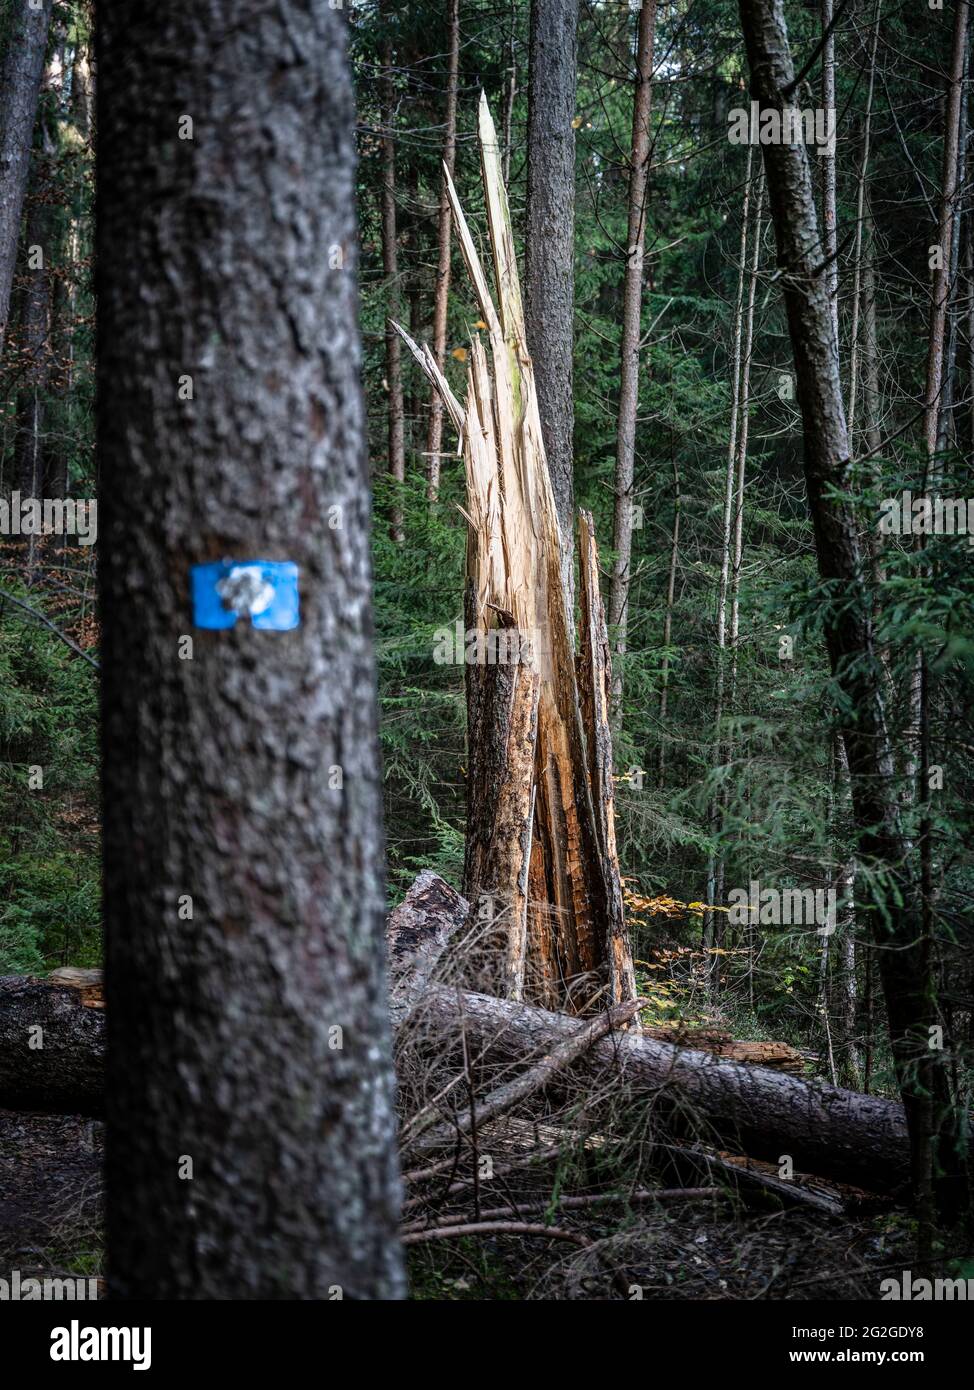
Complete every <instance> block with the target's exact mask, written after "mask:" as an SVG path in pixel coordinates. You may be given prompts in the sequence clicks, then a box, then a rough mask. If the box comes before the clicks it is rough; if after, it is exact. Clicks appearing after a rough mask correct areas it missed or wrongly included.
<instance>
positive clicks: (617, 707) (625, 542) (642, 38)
mask: <svg viewBox="0 0 974 1390" xmlns="http://www.w3.org/2000/svg"><path fill="white" fill-rule="evenodd" d="M655 35H656V0H646V2H645V4H644V5H643V6H642V8H641V9H640V11H639V30H638V38H637V43H636V89H635V95H634V97H633V109H632V148H631V153H630V159H629V217H628V228H627V232H626V273H625V278H624V281H623V288H622V345H621V349H620V361H619V423H618V432H617V437H616V466H615V513H614V518H613V539H612V546H613V549H614V551H615V563H614V564H613V567H612V587H611V589H610V592H609V623H610V625H611V627H612V629H613V643H614V649H615V658H616V669H615V678H614V681H613V689H612V702H613V713H614V715H615V716H616V717H618V716H619V714H620V713H621V707H622V664H623V661H624V660H625V655H626V641H627V638H626V633H627V628H628V618H629V582H630V577H631V564H632V506H633V504H632V495H633V486H634V482H635V467H636V415H637V413H638V409H639V343H640V335H641V331H642V302H643V260H644V252H645V245H646V211H647V208H646V190H647V187H648V184H649V163H650V153H651V147H650V133H649V119H650V112H651V109H652V92H653V85H652V79H653V44H654V39H655Z"/></svg>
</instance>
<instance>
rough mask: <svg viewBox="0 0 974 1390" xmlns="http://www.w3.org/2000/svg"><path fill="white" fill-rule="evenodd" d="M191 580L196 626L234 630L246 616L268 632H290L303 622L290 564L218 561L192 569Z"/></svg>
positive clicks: (295, 573) (295, 570)
mask: <svg viewBox="0 0 974 1390" xmlns="http://www.w3.org/2000/svg"><path fill="white" fill-rule="evenodd" d="M190 580H191V582H192V594H193V623H194V625H195V626H196V627H207V628H217V629H219V628H228V627H234V626H235V625H236V622H237V619H238V618H249V619H250V621H251V623H252V624H253V626H254V627H257V628H261V629H263V630H266V631H268V632H289V631H290V629H291V628H293V627H297V626H298V624H299V623H300V621H301V616H300V612H299V603H298V567H297V565H295V564H294V563H293V562H292V561H291V560H217V561H215V562H214V563H213V564H209V565H193V567H192V569H191V570H190Z"/></svg>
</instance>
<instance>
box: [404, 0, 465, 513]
mask: <svg viewBox="0 0 974 1390" xmlns="http://www.w3.org/2000/svg"><path fill="white" fill-rule="evenodd" d="M447 3H448V13H447V33H448V40H447V42H448V45H449V59H448V66H447V77H446V114H445V119H444V124H445V126H446V131H445V134H444V137H443V165H444V169H445V173H444V175H443V181H442V185H441V188H440V211H439V252H438V256H437V263H436V296H435V299H434V301H433V354H434V356H435V358H436V365H437V366H438V367H439V369H440V371H441V372H442V371H443V369H444V367H445V366H446V327H447V309H448V307H449V296H450V247H451V242H452V238H451V233H452V228H453V218H452V215H451V213H450V195H449V193H448V191H447V180H446V176H447V174H449V175H450V177H451V178H452V177H453V170H454V168H455V166H456V159H457V80H458V75H459V71H460V0H447ZM398 341H399V340H398V338H396V343H397V351H398ZM442 447H443V402H442V400H441V399H440V393H439V391H436V390H434V391H433V398H432V401H431V402H430V422H429V433H428V435H427V438H426V453H427V459H426V494H427V496H428V498H429V500H430V501H431V502H435V501H436V499H437V497H438V496H439V492H440V451H441V449H442Z"/></svg>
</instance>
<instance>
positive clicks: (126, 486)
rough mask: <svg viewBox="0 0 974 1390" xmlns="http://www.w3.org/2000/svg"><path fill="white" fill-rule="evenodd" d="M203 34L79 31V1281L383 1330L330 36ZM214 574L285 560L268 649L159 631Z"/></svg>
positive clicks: (361, 598) (360, 576)
mask: <svg viewBox="0 0 974 1390" xmlns="http://www.w3.org/2000/svg"><path fill="white" fill-rule="evenodd" d="M232 20H233V22H232V23H230V22H229V20H228V17H227V15H226V13H225V11H224V8H223V7H219V6H215V5H212V4H204V5H203V6H201V5H200V4H199V3H196V0H172V3H170V4H168V5H166V6H161V7H156V8H154V9H153V8H149V9H145V10H140V11H138V12H137V13H136V12H131V11H128V10H125V11H124V12H123V11H121V10H113V9H112V8H111V7H109V8H107V9H106V10H105V12H104V13H103V15H102V19H101V26H100V35H101V38H100V51H99V63H100V64H104V67H105V69H106V70H107V71H109V72H111V73H112V74H113V80H112V82H110V83H106V84H105V86H104V88H103V90H102V91H101V92H100V93H99V111H98V131H99V153H100V162H99V179H100V182H99V208H100V219H99V235H98V247H97V265H98V268H99V270H98V276H99V278H98V299H99V307H100V317H99V337H98V362H99V377H98V399H99V416H98V439H99V448H100V452H101V456H102V468H103V470H104V489H103V504H102V506H103V511H102V520H103V526H102V535H103V540H102V560H103V569H102V585H103V587H102V613H103V625H104V631H103V638H104V646H103V653H104V655H103V674H104V680H103V685H104V690H103V718H104V725H103V735H104V737H103V747H104V750H105V766H104V806H105V812H104V825H105V829H104V845H105V850H104V852H105V919H106V933H107V948H106V967H107V984H108V993H107V1012H108V1017H109V1020H110V1029H111V1038H110V1049H109V1062H108V1091H107V1094H108V1167H107V1177H108V1258H109V1264H110V1268H111V1279H112V1286H113V1289H114V1293H115V1296H116V1297H121V1298H147V1297H151V1298H177V1299H179V1298H191V1299H214V1298H216V1299H276V1298H292V1299H294V1298H297V1299H327V1298H329V1297H334V1296H335V1294H334V1290H335V1289H336V1288H341V1289H342V1290H343V1293H344V1297H346V1298H389V1297H397V1296H401V1295H402V1293H403V1277H402V1270H401V1262H400V1255H399V1250H398V1244H397V1239H396V1228H397V1219H398V1208H399V1182H398V1176H397V1163H396V1156H395V1121H394V1109H393V1078H392V1071H391V1062H390V1036H389V1022H388V1003H387V996H386V983H385V978H384V968H383V959H384V946H383V915H384V913H383V897H384V894H383V871H382V863H383V852H382V832H381V810H380V804H381V803H380V786H379V776H380V773H379V754H378V741H377V734H376V696H375V670H374V652H373V639H372V629H371V615H370V562H369V522H368V483H367V467H366V460H365V447H364V419H363V403H362V396H361V388H360V381H359V371H360V346H359V337H358V328H357V323H358V316H357V295H356V288H355V274H354V272H355V265H356V260H357V252H356V227H355V217H354V188H355V155H354V128H355V118H354V110H353V104H352V94H351V84H350V80H349V73H348V67H347V63H346V52H345V24H344V21H343V19H342V17H341V16H340V15H339V14H338V13H336V12H335V11H334V10H332V9H330V8H329V7H328V6H322V5H315V6H308V5H306V4H303V3H299V0H282V3H280V4H278V5H276V6H274V8H273V9H272V10H268V9H267V7H266V6H264V5H263V4H260V3H257V0H242V3H240V4H238V5H237V6H236V7H235V8H234V11H233V15H232ZM183 112H185V113H192V120H193V130H192V139H180V138H179V135H178V133H177V131H178V124H177V123H178V122H179V121H180V113H183ZM183 128H184V130H185V126H184V127H183ZM282 151H286V158H285V157H282ZM186 373H188V374H191V375H192V377H193V386H194V398H193V400H192V401H191V402H189V401H186V402H185V403H184V402H183V401H181V400H180V399H179V398H178V397H177V382H178V379H179V377H180V376H181V375H183V374H186ZM225 557H229V558H230V559H234V560H253V559H263V560H266V561H285V560H286V561H292V562H294V564H295V565H296V566H297V567H298V575H299V584H300V605H301V611H300V621H299V623H298V625H297V626H296V627H293V628H292V629H291V630H289V631H286V632H280V631H278V632H272V631H266V630H260V629H258V628H256V627H254V626H253V625H252V624H251V622H249V621H248V620H247V617H246V614H241V615H240V617H239V618H238V620H237V623H236V626H235V627H233V628H230V629H226V630H222V629H221V630H215V631H211V630H206V628H205V627H199V626H195V627H194V620H193V617H192V616H191V599H190V570H191V567H192V566H194V565H197V564H201V563H205V562H213V561H219V560H222V559H224V558H225ZM240 602H241V604H244V603H245V600H243V599H241V600H240ZM189 637H191V640H192V653H191V659H190V652H189V648H188V646H187V642H188V639H189ZM190 1174H191V1176H190Z"/></svg>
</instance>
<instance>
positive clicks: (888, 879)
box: [740, 0, 968, 1215]
mask: <svg viewBox="0 0 974 1390" xmlns="http://www.w3.org/2000/svg"><path fill="white" fill-rule="evenodd" d="M740 9H741V20H742V25H743V29H744V38H745V43H746V47H747V57H748V64H749V67H750V73H751V94H752V97H753V99H755V100H757V101H758V102H759V103H760V105H761V107H762V108H765V109H774V110H776V111H779V112H781V111H783V110H784V108H785V107H786V105H788V103H789V102H790V101H792V100H793V99H794V98H793V97H792V95H791V93H792V90H793V87H794V78H795V74H794V67H793V65H792V59H791V51H790V49H789V46H788V36H787V31H786V29H785V22H784V15H783V12H782V8H781V0H740ZM763 150H764V165H765V172H766V175H767V184H768V195H769V201H770V206H771V215H772V219H773V221H774V227H775V236H776V241H777V248H778V265H779V270H780V274H781V283H782V285H783V288H784V297H785V307H786V311H787V316H788V327H789V332H790V336H791V342H792V350H793V352H794V357H795V370H796V377H797V381H798V398H799V404H800V406H801V412H802V424H803V430H804V466H805V483H806V488H807V492H808V501H809V508H810V511H811V516H812V523H813V526H814V531H815V543H816V550H817V552H818V565H819V573H820V575H821V577H822V578H823V579H825V580H828V581H832V582H833V583H834V584H836V586H837V587H838V589H839V592H840V593H841V602H840V603H838V604H836V605H835V606H833V607H831V608H830V609H829V610H828V611H827V612H826V614H825V623H824V626H825V638H826V644H827V647H828V653H829V658H830V663H831V667H832V671H833V675H834V678H835V680H836V684H837V686H838V688H839V690H840V692H841V695H842V700H841V704H840V707H839V711H838V714H839V720H840V731H841V734H842V737H843V739H844V741H845V747H846V752H847V755H848V760H849V777H850V788H851V795H852V805H853V818H854V825H855V831H856V835H857V842H858V843H857V849H858V855H859V858H860V861H861V862H863V864H864V865H865V866H867V867H868V869H869V871H870V872H871V873H872V874H873V875H874V876H876V877H877V878H878V881H879V883H881V884H882V889H881V891H882V893H883V896H884V899H885V901H884V902H883V903H882V904H878V903H877V904H874V905H872V906H871V907H870V910H869V916H870V919H871V924H872V928H873V932H874V934H875V938H876V945H877V947H878V950H877V956H878V958H879V965H880V973H881V979H882V983H883V993H884V996H885V1000H886V1008H887V1015H888V1019H889V1029H890V1040H891V1044H892V1049H893V1057H894V1061H895V1064H896V1071H897V1078H898V1081H899V1086H900V1091H901V1094H902V1096H903V1104H904V1109H905V1111H906V1116H907V1122H908V1124H909V1127H910V1141H911V1147H912V1161H913V1184H914V1191H915V1192H916V1193H917V1194H922V1192H923V1189H924V1187H925V1185H927V1184H929V1182H930V1181H931V1177H932V1170H931V1157H932V1146H933V1143H934V1142H936V1143H937V1144H938V1148H939V1159H940V1171H941V1176H940V1178H939V1182H938V1186H939V1190H940V1198H941V1206H942V1210H943V1211H944V1212H945V1214H948V1215H956V1214H957V1212H958V1211H959V1210H961V1209H963V1208H965V1207H966V1205H967V1202H968V1194H967V1189H966V1182H965V1179H964V1177H963V1174H962V1171H961V1169H960V1166H959V1165H960V1163H961V1154H962V1151H963V1144H962V1142H961V1140H960V1136H959V1134H958V1133H957V1132H956V1123H957V1122H956V1119H953V1118H952V1117H951V1115H952V1112H951V1106H950V1093H949V1087H948V1078H947V1075H946V1070H945V1066H944V1065H943V1063H942V1061H941V1062H940V1064H939V1065H938V1064H937V1054H935V1053H934V1052H933V1051H932V1050H931V1048H930V1040H931V1037H932V1034H931V1032H930V1030H931V1028H933V1027H934V1026H935V1025H936V1024H937V1023H938V1022H939V1019H938V1012H937V1007H936V991H935V982H934V977H933V971H932V966H931V959H930V947H929V941H928V939H927V938H926V936H925V933H924V930H923V923H922V914H921V911H920V906H919V896H918V892H917V884H916V882H915V878H914V876H913V874H912V873H911V869H910V863H911V856H910V850H909V846H908V844H907V843H906V840H905V837H904V834H903V831H902V827H901V824H900V808H899V802H898V797H897V794H896V775H895V767H894V762H893V756H892V750H891V747H890V739H889V734H888V730H887V723H886V711H885V702H884V690H883V686H882V683H881V677H880V674H879V672H880V663H879V660H878V654H877V651H876V643H875V638H874V633H873V623H872V616H871V609H870V603H869V598H868V595H867V593H866V592H865V586H864V570H865V564H864V558H863V555H862V552H861V549H860V544H859V536H858V529H857V521H856V516H855V512H854V510H853V507H852V505H851V504H850V502H849V501H848V500H847V496H846V494H847V490H848V480H847V476H846V474H847V465H848V459H849V442H848V435H847V431H846V420H845V410H844V407H843V401H842V394H841V389H840V384H839V361H838V344H837V341H836V335H835V325H834V321H833V318H832V313H831V305H830V303H829V292H828V285H827V282H826V280H825V278H824V277H823V276H822V275H821V274H816V273H815V272H816V267H817V266H818V265H819V264H820V261H821V247H820V240H819V233H818V226H817V219H816V215H815V199H814V190H813V183H812V172H811V168H810V165H809V158H808V152H807V150H806V149H805V147H804V145H802V144H793V145H787V144H781V145H765V146H764V147H763ZM940 1056H941V1058H942V1057H943V1054H940ZM935 1135H936V1140H935V1139H934V1136H935Z"/></svg>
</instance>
